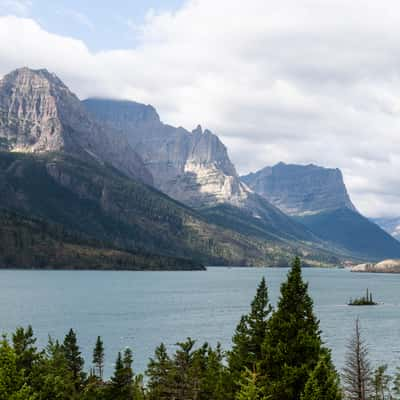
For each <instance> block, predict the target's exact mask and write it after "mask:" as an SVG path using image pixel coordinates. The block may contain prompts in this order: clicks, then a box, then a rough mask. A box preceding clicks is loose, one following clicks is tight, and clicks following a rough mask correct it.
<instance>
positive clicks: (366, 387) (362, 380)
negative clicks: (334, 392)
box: [343, 319, 373, 400]
mask: <svg viewBox="0 0 400 400" xmlns="http://www.w3.org/2000/svg"><path fill="white" fill-rule="evenodd" d="M347 349H348V350H347V357H346V364H345V368H344V369H343V384H344V393H345V395H346V399H348V400H368V399H370V396H371V395H372V394H373V390H372V373H371V366H370V363H369V360H368V349H367V346H366V344H365V342H364V340H363V339H362V337H361V331H360V322H359V320H358V319H357V320H356V323H355V329H354V334H353V337H352V338H351V339H350V342H349V344H348V346H347Z"/></svg>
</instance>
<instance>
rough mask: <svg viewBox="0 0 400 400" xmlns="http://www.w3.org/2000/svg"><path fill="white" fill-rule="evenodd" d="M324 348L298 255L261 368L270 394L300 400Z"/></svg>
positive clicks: (282, 399) (280, 399)
mask: <svg viewBox="0 0 400 400" xmlns="http://www.w3.org/2000/svg"><path fill="white" fill-rule="evenodd" d="M321 351H322V342H321V338H320V330H319V321H318V320H317V319H316V317H315V315H314V312H313V302H312V300H311V298H310V296H309V295H308V285H307V284H306V283H304V282H303V279H302V275H301V263H300V259H299V258H296V259H295V260H294V262H293V266H292V269H291V271H290V272H289V274H288V277H287V281H286V282H284V283H283V284H282V286H281V296H280V299H279V302H278V307H277V309H276V311H275V312H274V313H273V315H272V317H271V318H270V320H269V323H268V329H267V335H266V339H265V342H264V346H263V358H264V359H263V361H262V363H261V371H260V372H261V373H262V374H263V376H264V381H265V382H264V386H265V392H266V394H268V395H269V396H270V398H271V399H273V400H275V399H276V400H298V399H300V396H301V394H302V393H303V390H304V386H305V384H306V382H307V380H308V377H309V375H310V373H311V372H312V371H313V370H314V368H315V366H316V365H317V363H318V361H319V359H320V355H321Z"/></svg>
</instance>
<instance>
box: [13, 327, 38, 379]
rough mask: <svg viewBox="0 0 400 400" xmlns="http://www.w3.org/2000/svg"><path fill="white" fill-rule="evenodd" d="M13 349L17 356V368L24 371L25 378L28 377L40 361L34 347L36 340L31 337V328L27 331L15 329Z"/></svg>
mask: <svg viewBox="0 0 400 400" xmlns="http://www.w3.org/2000/svg"><path fill="white" fill-rule="evenodd" d="M12 342H13V347H14V350H15V354H16V356H17V367H18V368H19V369H23V370H24V371H25V375H26V376H28V377H29V376H30V375H31V373H32V369H33V367H34V365H35V363H37V362H38V361H39V359H40V354H39V353H38V352H37V348H36V346H35V343H36V338H35V337H34V335H33V329H32V326H30V325H29V326H28V328H27V329H24V328H22V327H20V328H17V330H16V331H15V333H14V334H13V335H12Z"/></svg>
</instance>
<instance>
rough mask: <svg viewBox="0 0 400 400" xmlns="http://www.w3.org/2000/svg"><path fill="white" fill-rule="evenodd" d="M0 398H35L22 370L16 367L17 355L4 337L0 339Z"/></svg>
mask: <svg viewBox="0 0 400 400" xmlns="http://www.w3.org/2000/svg"><path fill="white" fill-rule="evenodd" d="M0 400H35V397H34V394H33V391H32V389H31V388H30V387H29V386H28V385H27V384H26V383H25V376H24V370H21V369H19V367H18V356H17V354H16V353H15V351H14V349H13V348H12V347H11V346H10V344H9V343H8V341H7V340H6V339H5V338H3V339H2V340H1V341H0Z"/></svg>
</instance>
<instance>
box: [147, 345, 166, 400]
mask: <svg viewBox="0 0 400 400" xmlns="http://www.w3.org/2000/svg"><path fill="white" fill-rule="evenodd" d="M171 370H172V361H171V359H170V358H169V356H168V353H167V349H166V347H165V345H164V344H163V343H161V344H160V346H158V347H157V348H156V350H155V354H154V358H150V361H149V364H148V367H147V371H146V375H147V376H148V378H149V381H148V384H147V387H148V392H149V400H168V399H170V398H171V390H172V388H171V386H172V382H171V379H172V377H171Z"/></svg>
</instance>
